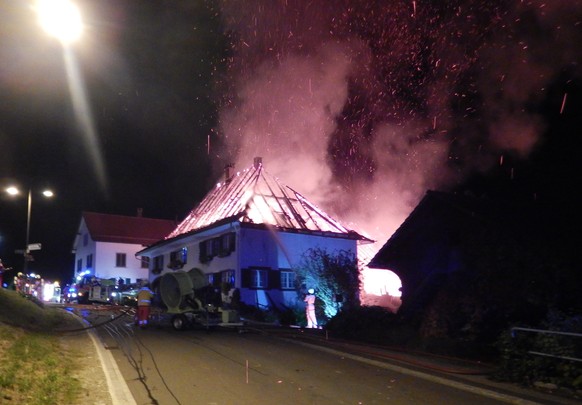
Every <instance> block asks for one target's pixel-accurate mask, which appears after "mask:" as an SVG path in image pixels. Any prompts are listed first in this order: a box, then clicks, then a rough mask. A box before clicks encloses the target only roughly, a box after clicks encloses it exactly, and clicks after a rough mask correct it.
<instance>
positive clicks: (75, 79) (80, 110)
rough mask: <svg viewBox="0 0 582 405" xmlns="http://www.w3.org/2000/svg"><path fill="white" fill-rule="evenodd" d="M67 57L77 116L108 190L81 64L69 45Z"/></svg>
mask: <svg viewBox="0 0 582 405" xmlns="http://www.w3.org/2000/svg"><path fill="white" fill-rule="evenodd" d="M63 54H64V58H65V67H66V69H67V81H68V83H69V92H70V94H71V101H72V103H73V108H74V111H75V117H76V119H77V122H78V124H79V127H80V130H81V131H82V133H83V136H84V141H85V147H86V150H87V153H88V154H89V155H90V157H91V160H92V162H93V166H94V170H95V174H96V176H97V179H98V182H99V186H100V187H101V189H102V190H103V191H104V192H107V176H106V172H105V163H104V161H103V156H102V153H101V147H100V145H99V142H98V137H97V131H96V127H95V124H94V121H93V114H92V112H91V108H90V106H89V101H88V99H87V95H86V93H85V85H84V83H83V80H82V77H81V72H80V70H79V66H78V64H77V63H76V61H75V58H74V55H73V52H72V50H71V49H70V48H69V47H68V46H63Z"/></svg>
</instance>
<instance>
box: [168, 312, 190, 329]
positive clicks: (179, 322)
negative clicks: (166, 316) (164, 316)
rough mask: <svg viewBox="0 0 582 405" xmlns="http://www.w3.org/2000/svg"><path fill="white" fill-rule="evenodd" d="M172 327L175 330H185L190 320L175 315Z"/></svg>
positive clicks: (182, 315)
mask: <svg viewBox="0 0 582 405" xmlns="http://www.w3.org/2000/svg"><path fill="white" fill-rule="evenodd" d="M172 326H173V327H174V329H175V330H185V329H186V327H187V326H188V318H186V315H184V314H178V315H174V316H173V317H172Z"/></svg>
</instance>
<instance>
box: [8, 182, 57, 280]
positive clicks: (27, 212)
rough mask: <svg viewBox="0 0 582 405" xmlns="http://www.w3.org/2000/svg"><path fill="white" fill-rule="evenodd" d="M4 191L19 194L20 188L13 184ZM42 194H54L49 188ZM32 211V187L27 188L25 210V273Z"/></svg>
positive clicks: (48, 195) (49, 195)
mask: <svg viewBox="0 0 582 405" xmlns="http://www.w3.org/2000/svg"><path fill="white" fill-rule="evenodd" d="M6 192H7V193H8V194H10V195H19V194H20V190H19V189H18V188H17V187H15V186H10V187H8V188H7V189H6ZM42 195H43V196H44V197H46V198H51V197H53V196H54V193H53V192H52V191H51V190H49V189H45V190H43V191H42ZM31 211H32V189H30V188H29V189H28V208H27V211H26V245H24V267H23V273H24V274H26V273H27V270H28V258H29V253H30V249H29V245H30V213H31Z"/></svg>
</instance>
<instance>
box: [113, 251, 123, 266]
mask: <svg viewBox="0 0 582 405" xmlns="http://www.w3.org/2000/svg"><path fill="white" fill-rule="evenodd" d="M125 260H126V254H125V253H116V254H115V267H125Z"/></svg>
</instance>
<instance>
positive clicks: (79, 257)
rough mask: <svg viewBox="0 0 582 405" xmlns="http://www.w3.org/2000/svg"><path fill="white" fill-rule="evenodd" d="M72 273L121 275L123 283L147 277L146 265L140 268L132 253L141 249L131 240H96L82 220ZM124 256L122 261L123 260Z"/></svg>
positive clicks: (103, 275)
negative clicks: (123, 241)
mask: <svg viewBox="0 0 582 405" xmlns="http://www.w3.org/2000/svg"><path fill="white" fill-rule="evenodd" d="M73 248H74V251H75V272H74V273H75V274H74V276H75V277H76V276H78V275H79V274H82V273H85V274H89V275H92V276H95V277H97V278H101V279H110V278H115V279H119V278H120V277H121V278H123V280H124V281H125V282H126V283H135V282H136V281H137V280H146V279H147V278H148V268H147V267H142V263H141V260H139V259H137V258H136V257H135V254H136V253H137V252H138V251H140V250H142V249H143V248H144V246H143V245H140V244H133V243H117V242H97V241H95V240H93V238H92V237H91V234H90V232H89V229H88V228H87V224H86V223H85V221H84V220H83V219H82V220H81V225H80V227H79V231H78V234H77V238H76V239H75V245H74V247H73ZM123 258H125V260H123Z"/></svg>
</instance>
